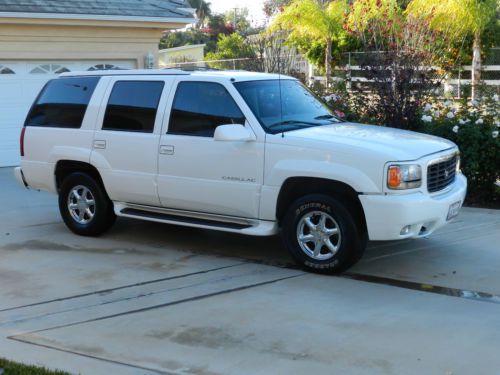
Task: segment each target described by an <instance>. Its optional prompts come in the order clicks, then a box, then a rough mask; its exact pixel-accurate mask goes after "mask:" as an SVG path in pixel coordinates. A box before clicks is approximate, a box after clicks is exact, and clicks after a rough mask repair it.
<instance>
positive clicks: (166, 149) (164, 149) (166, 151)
mask: <svg viewBox="0 0 500 375" xmlns="http://www.w3.org/2000/svg"><path fill="white" fill-rule="evenodd" d="M174 151H175V147H174V146H170V145H161V146H160V154H161V155H173V154H174Z"/></svg>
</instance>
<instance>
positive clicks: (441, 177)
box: [427, 155, 458, 193]
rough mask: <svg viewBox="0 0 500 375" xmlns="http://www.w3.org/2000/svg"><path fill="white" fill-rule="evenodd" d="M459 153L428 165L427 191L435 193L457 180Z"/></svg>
mask: <svg viewBox="0 0 500 375" xmlns="http://www.w3.org/2000/svg"><path fill="white" fill-rule="evenodd" d="M457 158H458V156H457V155H453V156H452V157H450V158H447V159H445V160H438V161H436V162H431V164H430V165H429V166H428V167H427V191H428V192H429V193H435V192H437V191H440V190H443V189H445V188H446V187H447V186H449V185H451V184H452V183H453V182H454V181H455V174H456V171H457Z"/></svg>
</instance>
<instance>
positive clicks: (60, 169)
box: [54, 160, 106, 193]
mask: <svg viewBox="0 0 500 375" xmlns="http://www.w3.org/2000/svg"><path fill="white" fill-rule="evenodd" d="M76 172H83V173H86V174H88V175H89V176H90V177H92V178H93V179H94V180H95V181H96V182H97V183H98V184H100V185H101V186H102V188H103V189H104V191H106V188H105V186H104V182H103V180H102V177H101V174H100V173H99V171H98V170H97V168H96V167H94V166H93V165H92V164H90V163H86V162H82V161H76V160H59V161H58V162H57V163H56V166H55V169H54V179H55V187H56V191H57V192H58V193H59V191H60V189H61V185H62V183H63V181H64V179H65V178H66V177H68V176H69V175H70V174H72V173H76Z"/></svg>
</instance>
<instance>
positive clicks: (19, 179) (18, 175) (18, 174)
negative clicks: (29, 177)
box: [14, 167, 29, 189]
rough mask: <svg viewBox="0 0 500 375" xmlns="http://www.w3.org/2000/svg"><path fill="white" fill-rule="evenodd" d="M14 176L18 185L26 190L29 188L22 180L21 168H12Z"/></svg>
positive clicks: (24, 180)
mask: <svg viewBox="0 0 500 375" xmlns="http://www.w3.org/2000/svg"><path fill="white" fill-rule="evenodd" d="M14 176H16V180H17V182H19V184H20V185H22V186H24V187H25V188H26V189H27V188H29V185H28V183H27V182H26V179H25V178H24V174H23V169H22V168H21V167H16V168H14Z"/></svg>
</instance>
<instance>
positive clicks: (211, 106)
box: [168, 82, 245, 137]
mask: <svg viewBox="0 0 500 375" xmlns="http://www.w3.org/2000/svg"><path fill="white" fill-rule="evenodd" d="M228 124H241V125H244V124H245V116H244V115H243V113H241V111H240V109H239V108H238V105H237V104H236V102H235V101H234V99H233V97H232V96H231V94H229V92H228V91H227V90H226V88H225V87H224V86H222V85H221V84H218V83H213V82H181V83H180V84H179V86H178V88H177V92H176V94H175V99H174V105H173V108H172V114H171V116H170V123H169V125H168V133H169V134H180V135H191V136H198V137H213V136H214V133H215V128H217V127H218V126H219V125H228Z"/></svg>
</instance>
